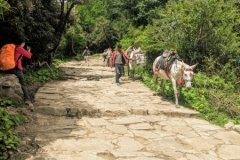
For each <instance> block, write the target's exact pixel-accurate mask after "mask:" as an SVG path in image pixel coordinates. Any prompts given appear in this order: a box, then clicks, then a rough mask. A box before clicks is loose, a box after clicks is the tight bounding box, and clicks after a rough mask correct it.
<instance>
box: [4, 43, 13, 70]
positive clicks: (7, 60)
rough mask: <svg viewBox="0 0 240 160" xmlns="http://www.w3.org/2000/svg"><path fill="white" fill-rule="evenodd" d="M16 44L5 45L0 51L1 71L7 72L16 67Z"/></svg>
mask: <svg viewBox="0 0 240 160" xmlns="http://www.w3.org/2000/svg"><path fill="white" fill-rule="evenodd" d="M15 48H16V45H15V44H5V45H4V46H3V47H2V48H1V50H0V70H2V71H7V70H10V69H13V68H15V67H16V62H15V58H14V56H15Z"/></svg>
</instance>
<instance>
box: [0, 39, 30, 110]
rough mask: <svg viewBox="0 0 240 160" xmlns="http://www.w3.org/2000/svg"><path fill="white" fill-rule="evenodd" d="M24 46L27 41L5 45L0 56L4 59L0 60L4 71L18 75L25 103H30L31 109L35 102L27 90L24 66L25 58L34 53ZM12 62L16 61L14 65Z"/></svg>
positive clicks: (0, 65)
mask: <svg viewBox="0 0 240 160" xmlns="http://www.w3.org/2000/svg"><path fill="white" fill-rule="evenodd" d="M24 46H25V42H22V43H21V44H20V45H14V44H6V45H4V46H3V47H2V49H1V55H0V58H1V60H2V61H3V62H2V61H0V70H2V72H3V73H13V74H15V75H16V76H17V77H18V79H19V83H20V84H21V87H22V91H23V94H24V101H25V104H26V105H28V106H29V107H30V109H31V110H33V104H32V102H31V98H30V95H29V93H28V90H27V84H26V80H25V78H24V75H23V66H22V60H23V58H27V59H30V58H31V57H32V53H31V48H29V47H27V49H25V48H24ZM7 52H8V53H7ZM11 63H14V65H12V64H11ZM10 64H11V65H10Z"/></svg>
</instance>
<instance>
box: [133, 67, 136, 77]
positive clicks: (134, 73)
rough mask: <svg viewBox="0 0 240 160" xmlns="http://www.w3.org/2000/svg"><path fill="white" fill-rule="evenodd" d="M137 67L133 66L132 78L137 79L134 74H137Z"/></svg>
mask: <svg viewBox="0 0 240 160" xmlns="http://www.w3.org/2000/svg"><path fill="white" fill-rule="evenodd" d="M135 67H136V66H133V69H132V79H133V80H135V77H134V74H135Z"/></svg>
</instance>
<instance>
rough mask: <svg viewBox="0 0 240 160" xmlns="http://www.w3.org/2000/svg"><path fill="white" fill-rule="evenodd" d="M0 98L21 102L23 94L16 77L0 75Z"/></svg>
mask: <svg viewBox="0 0 240 160" xmlns="http://www.w3.org/2000/svg"><path fill="white" fill-rule="evenodd" d="M0 97H10V98H11V99H14V100H16V101H19V102H23V92H22V88H21V84H20V83H19V80H18V78H17V76H15V75H14V74H2V73H1V74H0Z"/></svg>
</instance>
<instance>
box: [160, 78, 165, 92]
mask: <svg viewBox="0 0 240 160" xmlns="http://www.w3.org/2000/svg"><path fill="white" fill-rule="evenodd" d="M165 82H166V81H165V80H164V79H161V85H160V87H161V89H160V90H161V93H162V94H163V95H164V93H165V92H164V90H165Z"/></svg>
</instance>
